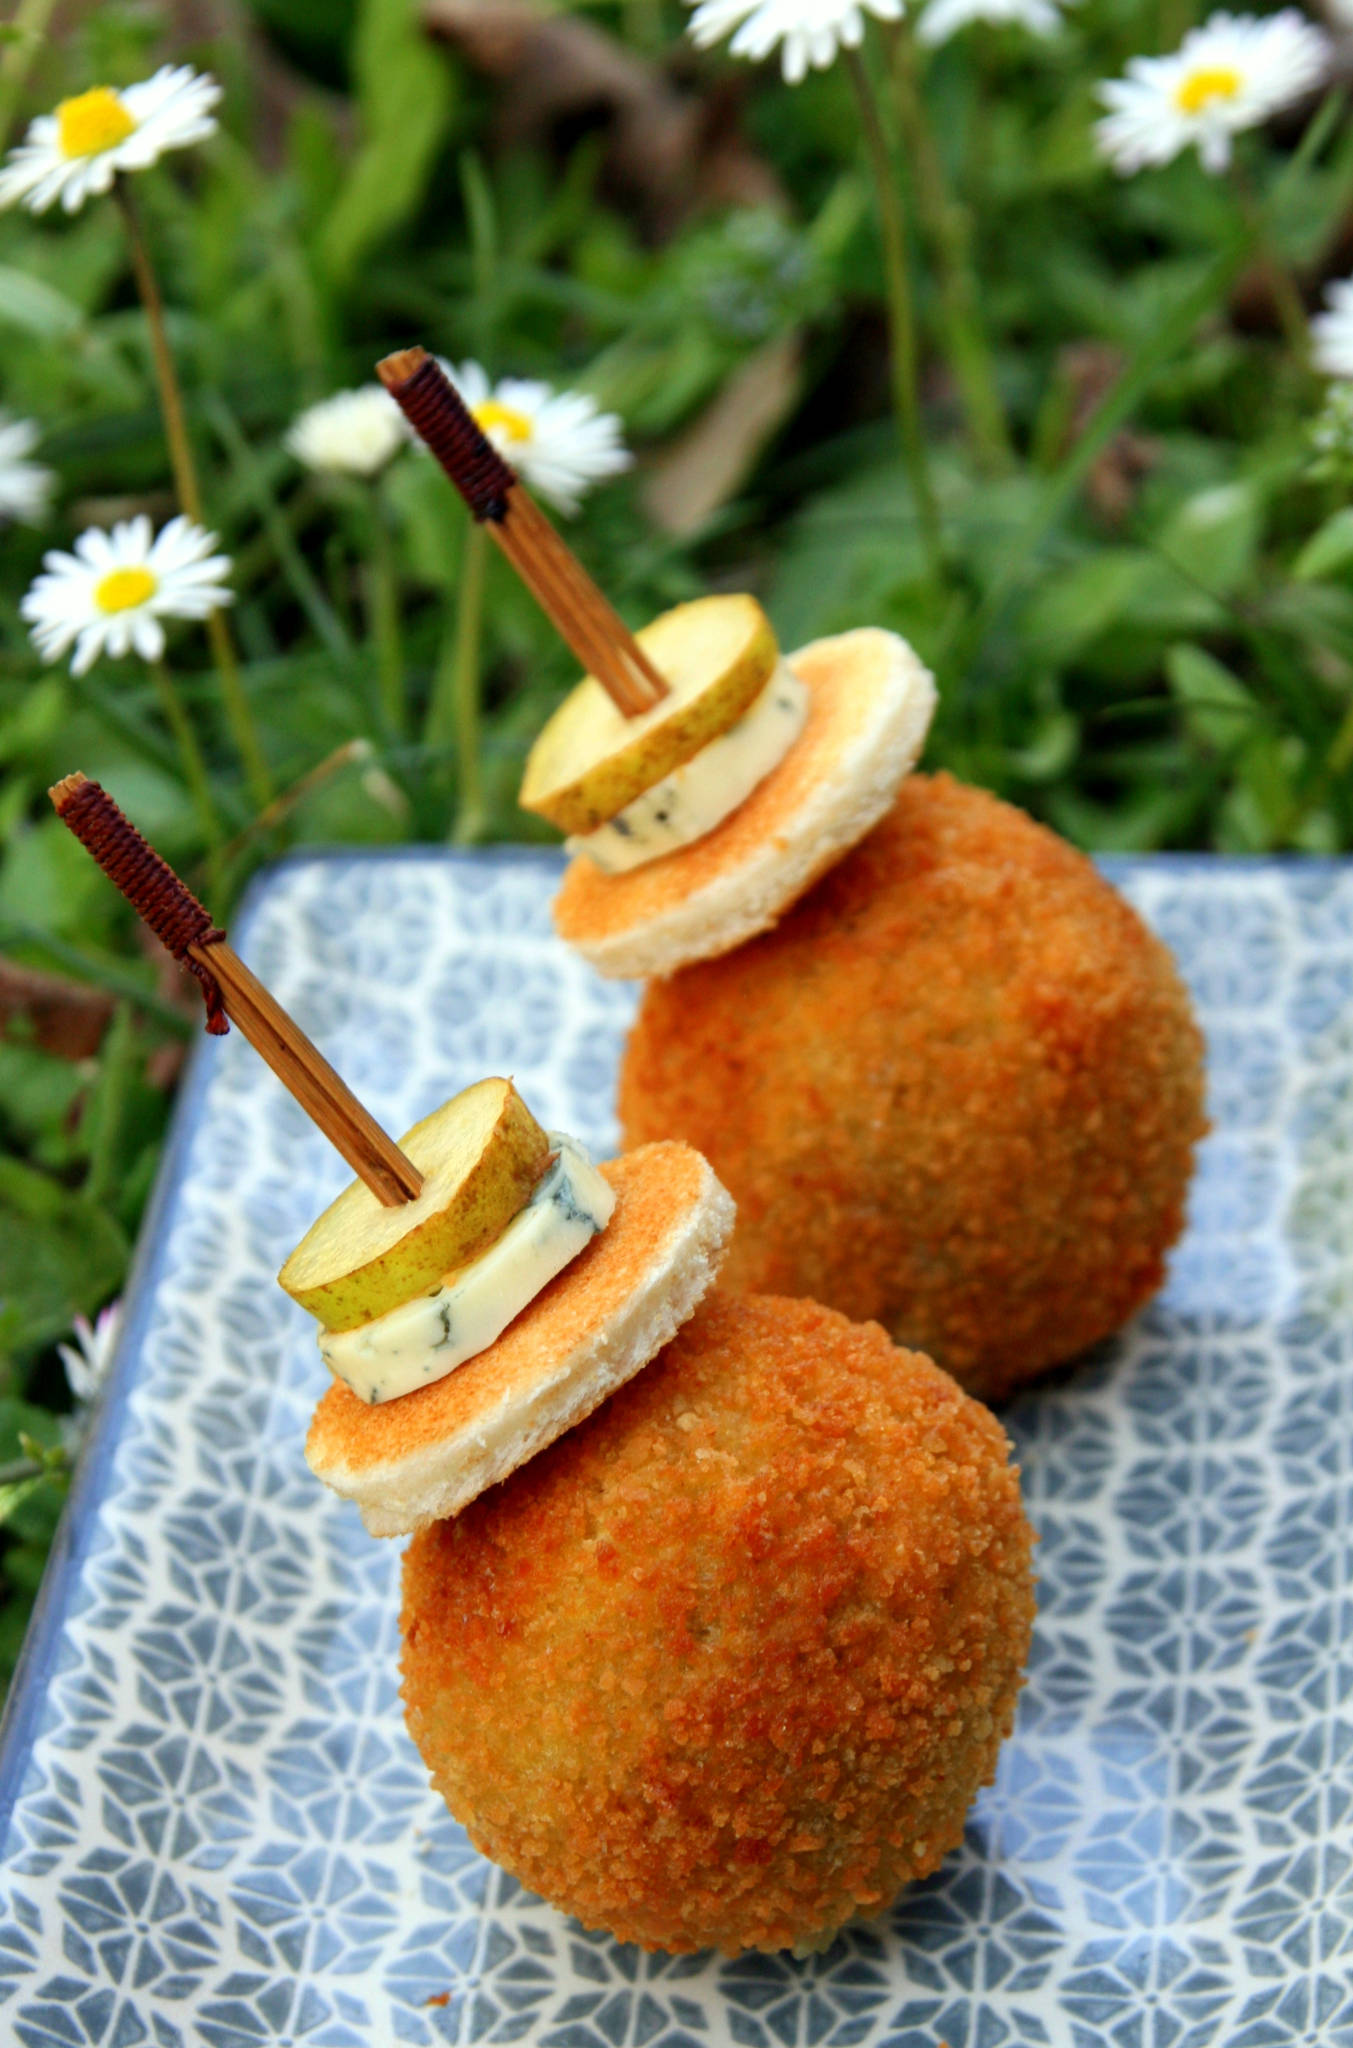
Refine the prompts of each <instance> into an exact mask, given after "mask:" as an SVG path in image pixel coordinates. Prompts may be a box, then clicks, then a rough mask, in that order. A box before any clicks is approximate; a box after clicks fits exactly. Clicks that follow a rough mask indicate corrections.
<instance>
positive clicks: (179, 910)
mask: <svg viewBox="0 0 1353 2048" xmlns="http://www.w3.org/2000/svg"><path fill="white" fill-rule="evenodd" d="M56 810H57V816H58V817H59V818H60V819H61V822H62V824H63V825H68V826H69V827H70V830H71V831H72V832H73V833H74V834H75V836H76V838H77V839H78V840H79V841H80V843H81V845H82V846H84V847H86V848H87V849H88V851H89V852H90V853H91V854H92V855H93V857H94V859H95V860H96V861H97V862H98V864H99V866H100V867H101V868H102V869H103V871H104V873H105V874H106V875H107V876H108V877H109V879H110V881H112V882H115V883H116V885H117V887H118V888H119V889H120V890H121V891H122V894H123V895H124V896H125V897H126V898H127V901H128V902H129V903H130V904H131V906H132V908H133V909H134V910H135V911H136V912H137V913H138V914H139V915H140V916H141V917H142V918H144V919H145V922H146V923H147V924H148V925H149V926H150V929H151V930H152V931H153V932H154V934H155V936H156V938H157V939H158V940H159V941H160V944H161V945H162V946H164V947H165V949H166V950H167V951H168V952H170V953H172V954H173V956H174V958H175V959H176V960H177V961H179V962H180V963H181V964H182V965H183V966H184V967H186V968H187V969H188V972H189V973H190V974H194V975H196V976H197V979H198V981H199V982H200V983H201V984H202V994H203V998H204V1000H205V1002H206V1005H207V1029H208V1031H209V1032H211V1034H212V1036H213V1037H216V1038H219V1037H220V1036H221V1035H222V1033H223V1032H226V1031H228V1030H229V1029H230V1023H229V1020H228V1018H227V1017H226V1013H225V998H224V997H223V995H222V994H221V989H220V985H219V983H218V982H217V980H216V977H215V975H214V974H213V973H212V972H211V969H210V968H209V967H206V966H204V965H203V963H202V962H201V961H200V960H194V959H191V958H190V957H189V953H188V948H189V947H190V946H211V945H216V944H218V943H219V942H220V941H221V940H222V939H224V937H225V933H224V932H223V931H222V930H221V929H220V927H219V926H217V925H214V924H213V923H212V921H211V916H210V913H209V912H208V911H207V910H205V909H204V908H203V906H202V905H201V904H200V903H199V902H198V900H197V898H196V896H194V894H193V892H192V890H191V889H190V888H189V887H188V886H187V884H186V883H185V882H181V881H180V880H179V878H178V876H177V875H176V874H175V873H174V870H173V869H172V868H171V867H170V866H169V864H168V862H167V861H164V860H162V859H161V858H160V856H159V854H158V853H156V851H155V849H154V847H153V846H148V845H147V844H146V841H145V840H144V839H143V838H142V837H141V834H140V833H139V832H138V831H137V829H136V827H135V825H133V823H132V821H131V819H130V818H129V817H127V815H126V813H125V812H124V811H122V810H120V809H119V807H118V805H117V804H115V803H114V801H113V799H112V797H110V796H109V794H108V792H107V790H106V789H104V787H103V786H102V784H101V783H98V782H90V781H84V782H81V783H79V784H78V785H77V786H76V787H75V788H74V789H72V788H69V787H68V786H66V785H63V786H62V788H61V793H60V796H59V797H58V798H57V799H56Z"/></svg>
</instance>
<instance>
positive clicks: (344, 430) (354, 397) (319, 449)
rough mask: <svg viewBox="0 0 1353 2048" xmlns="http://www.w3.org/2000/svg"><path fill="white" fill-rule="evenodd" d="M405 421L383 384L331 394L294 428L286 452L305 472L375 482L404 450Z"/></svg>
mask: <svg viewBox="0 0 1353 2048" xmlns="http://www.w3.org/2000/svg"><path fill="white" fill-rule="evenodd" d="M408 441H409V430H408V426H407V424H406V422H405V419H404V415H403V413H402V412H401V411H400V409H399V407H398V406H397V405H396V404H395V401H394V399H393V398H391V396H390V394H389V392H388V391H387V390H386V389H385V386H384V385H383V384H363V385H361V386H360V387H359V389H358V390H356V391H336V392H335V393H334V395H333V397H332V398H322V399H321V400H320V402H319V404H318V405H312V406H309V407H308V408H307V410H306V411H305V412H303V413H301V414H300V415H299V416H298V418H297V419H296V420H295V421H294V422H293V424H292V426H291V428H290V430H289V432H288V434H287V438H286V445H287V448H288V450H289V452H290V453H291V454H292V455H294V456H295V457H296V460H297V461H298V462H303V463H304V464H305V466H306V468H307V469H314V470H319V471H321V472H322V473H325V474H328V475H331V476H333V475H337V476H375V475H376V474H377V473H378V472H379V471H380V470H382V469H384V467H385V465H386V463H387V462H388V461H389V460H390V458H391V456H392V455H396V454H398V452H399V450H400V449H401V448H405V447H407V446H408Z"/></svg>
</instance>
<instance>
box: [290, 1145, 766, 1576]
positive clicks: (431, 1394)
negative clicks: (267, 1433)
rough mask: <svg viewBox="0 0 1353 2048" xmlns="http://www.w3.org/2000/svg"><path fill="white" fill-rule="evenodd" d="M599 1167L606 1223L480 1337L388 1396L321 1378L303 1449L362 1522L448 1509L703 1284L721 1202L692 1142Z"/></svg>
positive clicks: (600, 1396) (579, 1402)
mask: <svg viewBox="0 0 1353 2048" xmlns="http://www.w3.org/2000/svg"><path fill="white" fill-rule="evenodd" d="M601 1172H602V1173H603V1174H604V1175H605V1177H606V1179H607V1180H608V1181H609V1182H610V1184H611V1186H612V1187H613V1188H614V1190H615V1196H616V1204H615V1209H614V1211H613V1213H612V1216H611V1220H610V1222H609V1223H608V1224H607V1226H606V1228H605V1230H603V1231H601V1232H599V1233H598V1235H597V1236H596V1237H594V1238H593V1239H592V1241H591V1243H590V1244H589V1245H587V1246H586V1247H585V1249H584V1250H583V1251H582V1252H580V1253H579V1255H578V1257H577V1258H576V1259H575V1260H574V1261H573V1263H572V1265H570V1266H566V1267H565V1268H564V1271H563V1272H562V1273H560V1274H558V1275H557V1276H556V1278H555V1279H553V1280H552V1281H551V1282H550V1284H549V1286H548V1287H546V1288H543V1289H542V1291H541V1292H540V1293H539V1294H538V1295H537V1296H536V1298H535V1300H534V1301H533V1302H531V1303H530V1305H529V1306H528V1307H527V1308H525V1309H523V1310H522V1313H521V1314H520V1315H519V1316H518V1317H517V1319H516V1321H515V1322H514V1323H511V1324H509V1326H508V1328H507V1329H506V1330H505V1331H504V1332H503V1334H502V1336H501V1337H500V1338H499V1339H498V1341H497V1343H496V1344H492V1345H490V1347H489V1349H488V1350H487V1351H481V1352H480V1354H479V1356H478V1357H477V1358H472V1359H470V1360H469V1361H468V1363H467V1364H465V1365H462V1366H459V1367H457V1369H456V1371H455V1372H452V1373H448V1374H447V1376H446V1378H445V1379H440V1380H436V1381H435V1382H434V1383H433V1384H432V1385H431V1386H428V1387H419V1388H418V1389H417V1391H416V1392H414V1393H411V1394H403V1395H401V1396H400V1398H399V1399H398V1400H396V1401H382V1402H380V1403H378V1404H377V1405H375V1406H374V1407H373V1406H370V1405H369V1404H368V1403H367V1402H365V1401H361V1400H359V1399H358V1397H357V1396H356V1394H354V1393H353V1391H352V1389H351V1388H350V1387H347V1386H344V1385H343V1383H342V1382H341V1381H337V1380H336V1381H335V1382H334V1384H333V1385H332V1386H331V1387H330V1388H329V1389H328V1391H327V1393H326V1394H325V1395H324V1397H323V1399H322V1400H321V1401H320V1404H319V1406H318V1408H317V1409H316V1410H315V1414H314V1419H313V1421H312V1422H311V1424H310V1433H309V1435H308V1436H307V1438H306V1444H305V1455H306V1460H307V1463H308V1464H309V1466H310V1469H311V1471H312V1472H313V1473H315V1475H316V1477H317V1478H320V1479H322V1480H323V1481H324V1482H325V1484H326V1485H327V1486H332V1487H333V1489H334V1491H335V1492H336V1493H341V1494H343V1495H345V1496H346V1497H347V1498H348V1499H349V1500H355V1501H356V1502H357V1505H358V1507H359V1508H360V1509H361V1512H362V1520H363V1521H364V1522H365V1524H366V1526H367V1528H368V1530H369V1531H370V1532H371V1534H372V1535H373V1536H404V1535H407V1534H408V1533H409V1532H410V1531H412V1530H414V1529H421V1528H422V1527H423V1525H424V1524H425V1523H427V1522H435V1521H441V1520H443V1519H445V1518H446V1517H447V1516H449V1515H456V1514H459V1513H460V1510H461V1509H462V1508H463V1507H466V1506H468V1504H469V1503H470V1502H471V1501H472V1500H473V1499H474V1498H475V1496H476V1495H477V1494H480V1493H483V1491H484V1489H485V1488H486V1487H489V1486H494V1485H496V1484H497V1482H498V1481H499V1480H500V1479H506V1477H507V1475H508V1473H509V1472H514V1471H515V1470H516V1468H517V1466H518V1465H524V1464H525V1462H526V1460H527V1459H528V1458H531V1457H534V1456H535V1454H536V1452H537V1451H542V1450H544V1448H545V1446H546V1444H550V1443H553V1442H554V1440H555V1438H556V1437H557V1436H561V1435H562V1434H563V1432H564V1431H565V1430H566V1429H571V1428H572V1427H573V1425H574V1423H575V1422H581V1421H582V1419H583V1417H584V1416H585V1415H590V1414H591V1412H592V1410H593V1409H594V1408H596V1407H597V1406H598V1405H599V1404H600V1403H601V1402H602V1401H604V1400H605V1398H606V1396H607V1395H608V1394H611V1393H614V1391H615V1389H616V1388H617V1387H619V1386H622V1385H623V1384H624V1382H625V1381H626V1380H627V1379H630V1378H632V1377H633V1375H634V1374H635V1373H636V1372H638V1371H639V1369H640V1367H641V1366H644V1365H646V1364H647V1363H648V1361H649V1359H650V1358H652V1357H654V1356H655V1354H656V1353H657V1352H659V1351H661V1349H662V1347H663V1345H664V1344H667V1343H669V1342H670V1341H671V1339H672V1338H673V1337H674V1336H675V1334H676V1332H677V1330H678V1329H680V1327H681V1325H682V1323H684V1322H685V1321H686V1320H687V1318H688V1317H689V1316H690V1315H691V1314H692V1312H693V1310H694V1309H695V1307H696V1306H697V1304H698V1303H699V1302H700V1300H701V1299H702V1297H703V1296H704V1295H705V1293H706V1292H707V1291H708V1289H709V1288H710V1286H711V1285H712V1284H713V1281H714V1277H715V1274H716V1273H717V1271H718V1269H719V1266H720V1264H721V1263H722V1259H723V1253H724V1248H725V1246H726V1244H727V1241H728V1237H729V1234H730V1232H731V1231H732V1228H733V1201H732V1197H731V1196H730V1195H729V1194H728V1193H727V1191H726V1190H725V1189H724V1187H723V1186H722V1185H721V1184H720V1182H719V1181H718V1180H716V1179H715V1176H714V1173H713V1171H712V1169H711V1168H710V1167H709V1166H708V1165H707V1163H706V1162H705V1160H704V1159H703V1157H702V1156H701V1154H700V1153H698V1152H696V1151H694V1150H692V1148H691V1147H690V1146H689V1145H680V1144H675V1143H663V1144H657V1145H643V1146H641V1147H640V1148H639V1150H638V1151H635V1152H630V1153H627V1154H626V1155H625V1157H624V1158H623V1159H614V1160H611V1161H610V1162H609V1163H608V1164H606V1165H604V1166H603V1167H602V1168H601Z"/></svg>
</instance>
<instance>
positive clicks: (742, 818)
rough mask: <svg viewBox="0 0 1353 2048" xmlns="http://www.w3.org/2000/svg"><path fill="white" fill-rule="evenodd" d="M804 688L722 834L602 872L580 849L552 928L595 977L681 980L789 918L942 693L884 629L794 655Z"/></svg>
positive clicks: (892, 788) (894, 775)
mask: <svg viewBox="0 0 1353 2048" xmlns="http://www.w3.org/2000/svg"><path fill="white" fill-rule="evenodd" d="M789 664H790V667H791V668H792V669H793V670H794V672H795V674H796V675H798V676H799V677H801V678H802V680H803V681H804V682H805V683H806V684H807V685H808V690H809V705H808V717H807V720H806V722H805V724H804V728H803V731H802V732H801V733H800V734H799V737H798V738H797V740H795V742H794V744H793V746H792V747H791V748H790V749H789V752H788V753H787V754H786V755H785V757H784V759H783V760H782V761H781V762H780V764H779V766H778V767H777V768H774V769H772V771H771V773H770V774H769V775H768V776H767V777H766V779H765V781H764V782H763V783H761V784H760V785H759V787H758V788H756V789H754V790H753V791H752V794H751V795H750V796H749V797H748V798H747V800H746V802H745V803H743V804H740V805H739V806H738V808H737V810H735V811H733V812H732V813H730V815H729V816H728V817H727V818H725V819H724V821H723V823H722V824H721V825H716V826H715V828H714V830H713V831H712V832H707V833H706V834H705V836H704V838H703V839H698V840H696V841H695V842H694V843H693V844H692V845H690V846H683V847H680V848H678V850H677V851H676V852H674V853H668V854H664V855H663V856H662V858H661V859H659V860H654V861H649V862H648V863H647V864H646V865H645V866H643V867H639V868H632V869H630V870H629V872H628V873H625V874H617V875H607V874H603V873H602V871H601V870H600V868H598V867H596V866H595V865H594V864H593V863H592V862H591V861H590V860H588V859H587V857H586V855H582V854H580V855H579V856H578V858H577V859H576V860H574V861H573V862H572V864H571V865H570V867H569V869H568V871H567V873H566V874H565V876H564V882H563V887H562V888H561V889H560V891H559V894H558V895H557V896H556V898H555V900H554V922H555V928H556V930H557V931H558V933H559V935H560V937H561V938H563V939H566V940H567V941H568V943H569V944H570V945H571V946H576V947H577V949H578V951H579V952H580V953H581V954H582V955H583V957H584V958H585V959H586V960H588V961H590V963H591V964H592V966H593V967H595V968H596V969H597V971H598V973H600V974H605V975H609V976H611V977H613V978H624V977H630V976H632V977H635V978H636V979H637V978H640V977H647V976H649V975H653V974H673V973H675V972H676V970H677V968H678V967H685V966H687V965H688V964H689V963H690V962H691V961H692V960H708V959H711V958H712V957H713V956H714V955H715V954H716V953H728V952H731V951H732V949H733V947H734V946H740V945H742V944H743V942H744V940H746V939H750V938H754V937H755V935H756V933H757V932H763V931H766V930H767V929H768V928H769V927H770V926H771V925H773V924H775V923H776V922H777V920H778V919H779V918H781V917H782V916H783V915H784V913H785V911H786V910H788V909H789V907H790V905H791V904H792V903H794V902H796V901H797V899H798V898H799V897H800V896H802V894H803V893H804V891H805V889H808V888H810V887H811V886H812V884H813V883H814V882H815V881H816V880H817V878H818V876H819V875H821V874H824V873H825V872H826V870H827V869H828V868H829V867H831V866H832V864H833V863H834V862H835V861H837V860H839V859H840V858H841V855H842V854H843V853H846V852H848V851H849V849H850V848H851V847H852V846H854V845H855V843H856V842H857V840H860V839H863V837H864V835H865V833H866V832H868V831H870V830H871V829H872V828H873V827H874V826H875V825H876V824H877V823H878V821H879V819H880V818H881V817H882V816H883V815H884V813H885V812H886V811H887V810H888V809H889V807H890V805H891V804H892V802H893V799H894V798H895V797H896V795H897V791H898V788H899V786H900V784H901V782H902V779H903V777H904V776H905V775H906V774H907V773H908V771H909V770H910V769H911V768H912V767H914V766H915V764H916V761H917V759H918V758H919V756H920V752H921V748H922V746H923V745H924V744H925V736H926V731H927V729H928V727H929V724H930V720H931V717H932V715H933V713H934V709H935V684H934V681H933V679H932V677H931V675H930V671H929V670H928V669H927V668H925V667H924V666H923V664H922V663H921V662H920V660H919V659H918V658H917V656H916V655H915V654H914V653H913V652H912V650H911V648H910V647H909V646H908V645H907V643H906V641H905V640H902V639H899V637H898V635H897V634H896V633H885V632H882V631H880V630H879V629H878V628H877V627H873V626H868V627H863V628H861V629H860V630H858V631H857V632H854V633H841V634H838V635H837V636H836V638H834V639H831V640H815V641H813V643H812V644H811V646H808V647H804V648H801V649H800V651H799V652H798V653H797V654H791V655H790V657H789Z"/></svg>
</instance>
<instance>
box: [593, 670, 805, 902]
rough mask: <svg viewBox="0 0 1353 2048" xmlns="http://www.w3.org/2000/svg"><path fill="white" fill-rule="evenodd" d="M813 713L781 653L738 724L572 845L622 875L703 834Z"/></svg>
mask: <svg viewBox="0 0 1353 2048" xmlns="http://www.w3.org/2000/svg"><path fill="white" fill-rule="evenodd" d="M807 716H808V691H807V688H806V687H805V685H804V684H803V683H801V682H800V681H799V678H798V677H797V676H796V675H795V673H794V671H793V669H792V668H791V667H790V666H789V663H788V662H787V661H785V660H784V659H783V657H782V658H781V660H780V661H779V663H778V664H777V666H776V668H775V671H774V673H773V674H772V676H771V679H770V681H769V682H768V683H767V684H766V687H765V689H764V690H762V691H761V693H760V695H759V696H758V697H757V698H756V699H755V700H754V702H753V703H752V705H751V707H750V709H749V710H747V711H745V712H744V713H743V715H742V717H741V718H740V719H739V720H738V721H737V723H736V725H731V726H730V727H729V728H728V731H727V732H725V733H720V735H719V737H718V739H715V740H711V741H710V742H709V745H708V746H706V747H702V748H701V749H700V752H699V753H698V754H696V755H695V756H694V757H693V758H692V759H691V760H689V761H687V762H685V763H684V764H683V765H682V766H681V767H680V768H676V769H673V771H672V773H671V774H670V775H665V776H664V777H663V779H662V781H661V782H657V783H655V784H654V785H653V787H652V788H651V789H646V790H645V791H644V793H643V795H642V796H637V797H635V799H634V801H633V803H630V804H626V806H625V808H624V810H623V811H620V812H618V813H617V815H616V816H615V817H614V818H609V819H608V820H607V822H606V823H605V824H604V825H598V826H597V828H596V830H595V831H594V832H584V833H578V834H576V835H575V836H574V837H573V838H572V839H570V840H568V841H567V846H568V851H569V852H570V853H585V854H586V855H587V857H588V859H589V860H591V861H594V862H595V863H596V865H597V866H598V867H599V868H601V869H602V870H603V871H604V872H605V873H606V874H608V875H620V874H624V873H626V872H627V870H628V869H630V868H637V867H642V866H643V865H644V863H645V862H646V861H650V860H658V859H660V858H661V856H662V855H663V854H665V853H674V852H675V851H676V849H677V847H679V846H689V845H691V844H692V842H693V841H694V840H697V839H703V837H704V835H705V834H706V832H712V831H713V830H714V827H715V826H716V825H720V824H722V823H723V821H724V819H725V818H726V817H728V816H730V814H731V813H732V812H733V811H735V810H736V809H737V807H738V805H739V804H741V803H745V802H746V800H747V798H748V797H749V796H750V795H751V793H752V791H753V790H754V789H755V788H756V787H757V784H758V783H761V782H764V781H765V779H766V777H767V776H768V775H769V774H770V772H771V770H772V768H778V767H779V765H780V763H781V761H782V760H783V759H784V757H785V755H786V754H787V753H788V752H789V749H790V748H791V747H792V746H793V744H794V742H795V740H796V739H797V738H798V736H799V734H800V733H801V732H802V731H803V725H804V720H805V719H806V718H807Z"/></svg>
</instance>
